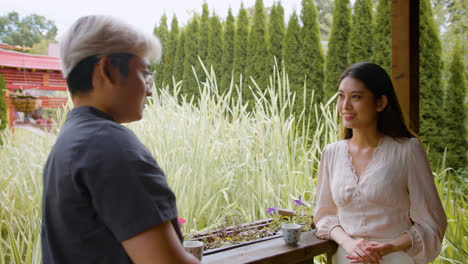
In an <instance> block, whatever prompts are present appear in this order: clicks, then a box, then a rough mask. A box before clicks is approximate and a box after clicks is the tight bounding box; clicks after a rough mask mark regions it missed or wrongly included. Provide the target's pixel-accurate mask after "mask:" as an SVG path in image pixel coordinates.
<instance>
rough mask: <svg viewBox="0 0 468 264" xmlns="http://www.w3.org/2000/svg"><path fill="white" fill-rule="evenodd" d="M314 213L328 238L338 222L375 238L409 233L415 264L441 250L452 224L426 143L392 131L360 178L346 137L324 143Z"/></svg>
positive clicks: (357, 234)
mask: <svg viewBox="0 0 468 264" xmlns="http://www.w3.org/2000/svg"><path fill="white" fill-rule="evenodd" d="M314 217H315V222H316V223H317V234H316V235H317V236H318V237H320V238H323V239H329V238H330V237H329V234H330V231H331V230H332V229H333V228H334V227H337V226H341V227H342V228H343V230H344V231H345V232H346V233H347V234H348V235H350V236H351V237H360V238H366V239H369V240H371V241H372V239H393V238H396V237H398V236H400V235H401V234H402V233H408V234H409V235H410V236H411V238H412V246H411V248H409V249H408V250H407V252H406V253H407V254H408V255H409V256H410V257H411V258H413V260H414V262H415V263H416V264H419V263H427V262H430V261H432V260H433V259H435V258H436V257H437V256H438V254H439V253H440V250H441V244H442V239H443V237H444V233H445V228H446V226H447V219H446V216H445V213H444V209H443V208H442V204H441V202H440V199H439V195H438V193H437V189H436V187H435V185H434V178H433V176H432V172H431V169H430V168H429V163H428V161H427V156H426V152H425V151H424V148H423V146H422V145H421V143H420V142H419V141H418V139H416V138H411V139H407V138H402V139H398V140H395V139H393V138H391V137H387V136H386V137H384V138H383V139H382V140H381V141H380V142H379V145H378V146H377V148H376V149H375V150H374V153H373V155H372V158H371V161H370V162H369V165H368V166H367V168H366V169H365V170H364V171H363V172H362V174H361V176H360V177H359V179H358V178H357V176H356V173H355V171H354V167H353V164H352V160H351V156H350V155H349V152H348V141H347V140H341V141H339V142H335V143H332V144H329V145H327V146H326V147H325V148H324V149H323V151H322V158H321V161H320V168H319V174H318V183H317V197H316V209H315V216H314Z"/></svg>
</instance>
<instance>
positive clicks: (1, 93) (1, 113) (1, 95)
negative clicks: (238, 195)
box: [0, 75, 8, 145]
mask: <svg viewBox="0 0 468 264" xmlns="http://www.w3.org/2000/svg"><path fill="white" fill-rule="evenodd" d="M5 87H6V86H5V79H3V76H2V75H0V132H1V131H3V130H4V129H5V128H6V125H7V122H8V120H7V109H8V106H7V103H6V101H5V93H6V92H5V89H6V88H5ZM1 144H2V141H1V138H0V145H1Z"/></svg>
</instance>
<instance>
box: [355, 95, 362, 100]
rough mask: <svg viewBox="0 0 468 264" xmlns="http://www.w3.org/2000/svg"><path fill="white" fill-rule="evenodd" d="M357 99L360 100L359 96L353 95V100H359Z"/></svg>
mask: <svg viewBox="0 0 468 264" xmlns="http://www.w3.org/2000/svg"><path fill="white" fill-rule="evenodd" d="M359 98H361V96H359V95H353V99H359Z"/></svg>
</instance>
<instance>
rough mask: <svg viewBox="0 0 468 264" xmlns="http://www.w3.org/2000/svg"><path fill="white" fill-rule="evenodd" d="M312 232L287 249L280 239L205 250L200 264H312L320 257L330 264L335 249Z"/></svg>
mask: <svg viewBox="0 0 468 264" xmlns="http://www.w3.org/2000/svg"><path fill="white" fill-rule="evenodd" d="M314 234H315V232H314V231H309V232H303V233H302V234H301V240H299V242H298V244H297V245H288V244H286V243H285V242H284V241H283V238H282V237H281V235H278V236H276V237H274V238H265V239H261V240H256V241H250V242H248V243H245V244H240V245H235V247H226V248H219V249H215V250H208V251H207V252H205V254H204V255H203V259H202V263H206V264H211V263H223V264H239V263H257V264H260V263H265V264H266V263H268V264H274V263H278V264H279V263H291V264H293V263H297V264H305V263H314V257H315V256H318V255H322V254H326V256H327V264H332V261H331V256H332V255H333V254H334V252H335V251H336V248H337V245H336V243H335V242H333V241H330V240H322V239H319V238H317V237H316V236H315V235H314Z"/></svg>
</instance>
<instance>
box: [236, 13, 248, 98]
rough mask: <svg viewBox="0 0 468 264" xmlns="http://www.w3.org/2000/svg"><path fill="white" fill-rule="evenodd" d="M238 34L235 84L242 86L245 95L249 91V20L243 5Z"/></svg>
mask: <svg viewBox="0 0 468 264" xmlns="http://www.w3.org/2000/svg"><path fill="white" fill-rule="evenodd" d="M236 24H237V26H236V34H235V35H234V65H233V70H234V75H235V79H234V82H235V83H236V84H239V85H242V90H243V91H242V93H243V94H245V93H246V92H247V89H246V87H245V84H246V78H247V76H246V69H247V47H248V37H249V18H248V17H247V10H245V8H244V5H243V4H241V8H240V10H239V14H238V15H237V21H236ZM240 75H242V83H240Z"/></svg>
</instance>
